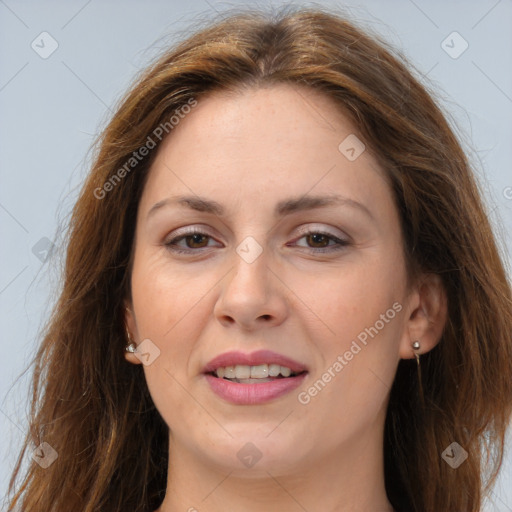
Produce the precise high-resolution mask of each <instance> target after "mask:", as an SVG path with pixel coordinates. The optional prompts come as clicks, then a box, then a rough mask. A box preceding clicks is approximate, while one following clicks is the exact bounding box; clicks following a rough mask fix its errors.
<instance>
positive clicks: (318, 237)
mask: <svg viewBox="0 0 512 512" xmlns="http://www.w3.org/2000/svg"><path fill="white" fill-rule="evenodd" d="M308 239H309V240H308V242H309V241H310V240H312V241H313V244H320V245H321V246H322V247H325V244H322V242H325V241H327V243H329V240H327V237H326V236H325V235H322V234H320V233H314V234H312V235H308Z"/></svg>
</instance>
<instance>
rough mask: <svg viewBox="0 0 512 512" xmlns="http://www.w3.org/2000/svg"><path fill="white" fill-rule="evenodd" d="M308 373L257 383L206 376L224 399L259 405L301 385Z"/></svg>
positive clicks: (239, 403) (237, 403) (214, 390)
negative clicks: (243, 382) (242, 382)
mask: <svg viewBox="0 0 512 512" xmlns="http://www.w3.org/2000/svg"><path fill="white" fill-rule="evenodd" d="M306 375H307V373H306V372H304V373H301V374H300V375H297V376H296V377H286V378H284V379H276V380H273V381H272V382H261V383H256V384H241V383H238V382H231V381H229V380H226V379H220V378H218V377H214V376H213V375H210V374H207V375H205V377H206V380H207V381H208V384H210V387H211V388H212V390H213V392H214V393H216V394H217V395H218V396H220V397H221V398H223V399H224V400H226V401H228V402H231V403H233V404H236V405H258V404H262V403H265V402H270V401H271V400H274V399H276V398H279V397H280V396H283V395H286V393H290V391H293V390H294V389H296V388H297V387H298V386H300V385H301V383H302V381H303V380H304V379H305V377H306Z"/></svg>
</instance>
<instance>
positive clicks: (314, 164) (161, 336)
mask: <svg viewBox="0 0 512 512" xmlns="http://www.w3.org/2000/svg"><path fill="white" fill-rule="evenodd" d="M356 137H357V134H355V129H354V128H353V127H352V126H351V124H350V123H349V122H348V121H347V120H346V119H345V118H344V117H343V116H342V115H341V114H340V113H339V112H338V110H337V109H336V108H335V106H334V104H332V103H331V100H330V99H328V98H325V97H323V96H321V95H320V94H319V93H317V92H314V91H310V90H308V89H302V88H292V87H291V86H285V85H281V86H273V87H270V88H260V89H255V90H250V91H244V92H240V93H239V94H233V95H230V96H228V95H222V94H220V93H215V94H212V95H210V96H209V97H207V98H205V99H200V100H199V101H198V104H197V106H196V107H195V108H194V109H192V111H191V113H190V114H188V115H187V116H186V117H185V118H184V119H182V120H181V121H180V123H179V125H177V126H175V127H174V129H173V131H172V133H171V135H170V136H169V137H168V138H167V140H166V141H165V143H164V144H163V145H162V146H161V148H160V149H159V150H158V151H159V152H158V155H157V158H156V160H155V162H154V164H153V165H152V168H151V170H150V174H149V177H148V181H147V183H146V185H145V188H144V191H143V194H142V198H141V201H140V205H139V210H138V217H137V226H136V235H135V255H134V265H133V274H132V281H131V284H132V302H131V304H129V309H130V310H131V312H130V313H128V318H127V324H128V326H129V328H130V330H131V333H132V336H133V337H134V339H135V341H136V342H137V343H141V342H142V341H143V340H149V341H145V342H144V344H143V345H141V347H142V348H143V350H142V349H141V352H143V355H142V356H140V355H139V357H140V359H141V360H142V361H143V363H144V372H145V376H146V379H147V383H148V386H149V390H150V392H151V396H152V398H153V400H154V403H155V405H156V407H157V409H158V410H159V412H160V414H161V415H162V417H163V419H164V420H165V422H166V423H167V425H168V426H169V428H170V436H171V438H170V440H171V443H172V444H171V446H172V448H173V450H171V453H173V454H175V455H176V456H183V457H186V458H188V460H195V461H201V462H202V463H205V464H208V465H210V466H211V467H217V468H223V469H229V470H235V471H237V470H239V471H241V472H244V471H250V470H251V468H252V466H253V465H255V464H256V462H255V461H257V465H256V466H255V467H257V468H258V469H264V470H271V471H272V474H273V475H277V474H285V473H289V472H293V471H294V469H295V468H297V467H308V468H314V467H315V465H318V464H320V463H321V462H322V461H325V460H326V459H327V458H329V457H330V456H331V455H333V456H339V454H344V455H347V454H353V455H359V456H360V457H363V458H364V457H365V456H366V455H365V454H368V453H370V452H371V450H370V449H369V447H372V446H376V445H379V444H380V445H382V429H383V422H384V417H385V410H386V406H387V398H388V394H389V391H390V386H391V384H392V381H393V378H394V374H395V370H396V367H397V364H398V361H399V359H400V357H408V356H409V355H410V354H409V353H408V352H407V350H408V349H407V347H410V343H411V341H414V340H411V337H410V332H408V323H407V322H408V319H409V312H410V311H411V307H412V306H411V301H412V300H413V299H412V295H411V294H410V293H408V290H407V287H406V274H405V262H404V257H403V249H402V241H401V232H400V227H399V218H398V214H397V211H396V208H395V205H394V202H393V198H392V193H391V190H390V188H389V185H388V183H387V182H386V180H385V178H384V173H383V171H382V170H381V169H380V168H379V165H378V164H377V162H376V160H375V159H374V158H373V157H372V156H371V155H370V152H369V151H368V150H365V149H364V146H362V145H361V141H360V140H359V139H357V138H356ZM328 200H329V201H328ZM193 233H196V234H195V235H194V234H193ZM260 351H265V352H260ZM258 352H260V353H259V354H258ZM227 353H230V354H227ZM226 354H227V355H226ZM139 357H137V356H134V355H130V354H129V355H127V358H128V360H129V361H131V362H133V363H140V360H139ZM219 357H220V359H219ZM215 359H216V361H215ZM251 366H254V367H257V368H252V369H251V368H250V367H251ZM228 367H232V368H231V369H230V368H228ZM217 368H220V370H218V372H219V375H220V376H216V373H215V371H216V370H217ZM290 370H292V374H291V376H289V377H287V375H288V372H289V371H290ZM251 371H253V373H252V375H253V376H254V378H255V379H261V380H255V381H252V380H249V381H248V380H244V379H247V378H250V372H251ZM268 372H270V374H271V375H274V374H275V373H276V372H279V375H278V376H277V377H275V376H271V377H269V376H268V375H269V373H268ZM294 373H296V374H297V375H296V376H294ZM223 374H224V375H225V376H227V377H230V378H231V379H233V378H235V379H236V378H237V376H238V378H239V379H242V381H241V382H238V381H237V380H227V379H226V378H222V377H221V376H222V375H223ZM178 454H179V455H178ZM299 464H300V465H301V466H298V465H299Z"/></svg>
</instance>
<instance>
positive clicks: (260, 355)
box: [203, 350, 307, 373]
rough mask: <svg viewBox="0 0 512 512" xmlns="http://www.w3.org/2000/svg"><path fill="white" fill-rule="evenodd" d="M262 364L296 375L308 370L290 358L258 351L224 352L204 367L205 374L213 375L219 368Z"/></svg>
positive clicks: (268, 351)
mask: <svg viewBox="0 0 512 512" xmlns="http://www.w3.org/2000/svg"><path fill="white" fill-rule="evenodd" d="M260 364H279V365H280V366H285V367H286V368H290V370H291V371H292V372H294V373H301V372H304V371H307V368H306V367H305V366H304V365H303V364H301V363H299V362H297V361H294V360H293V359H290V358H289V357H286V356H283V355H282V354H278V353H277V352H272V351H271V350H258V351H256V352H251V353H250V354H245V353H244V352H238V351H230V352H224V353H223V354H220V355H218V356H216V357H214V358H213V359H212V360H211V361H210V362H209V363H208V364H207V365H206V366H205V367H204V370H203V372H204V373H211V372H214V371H215V370H216V369H217V368H220V367H226V366H237V365H247V366H258V365H260Z"/></svg>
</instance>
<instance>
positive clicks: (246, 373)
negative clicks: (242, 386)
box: [235, 364, 251, 379]
mask: <svg viewBox="0 0 512 512" xmlns="http://www.w3.org/2000/svg"><path fill="white" fill-rule="evenodd" d="M235 377H236V378H237V379H249V378H250V377H251V367H250V366H245V365H241V364H237V365H236V366H235Z"/></svg>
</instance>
